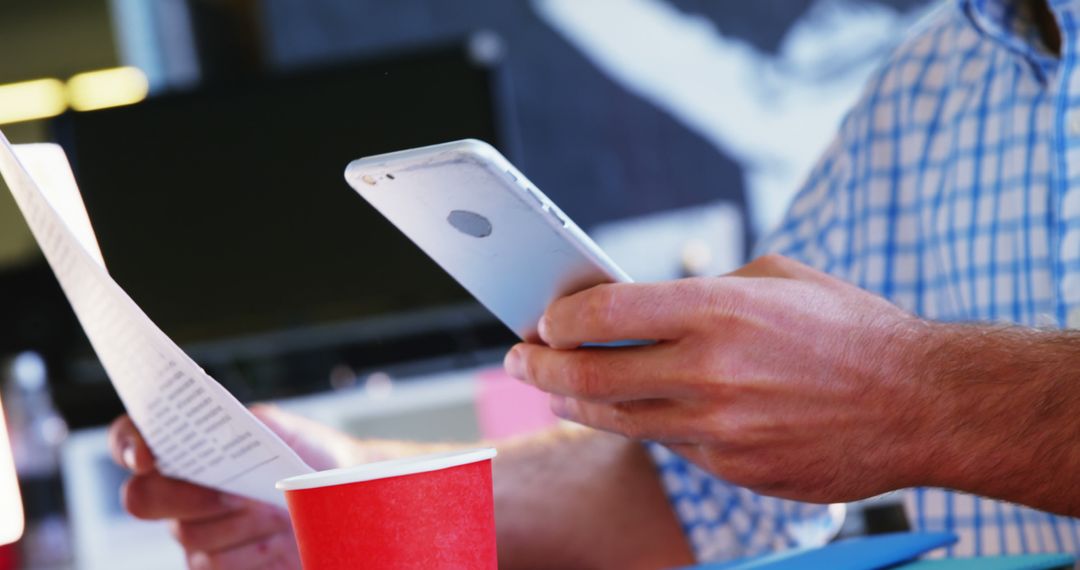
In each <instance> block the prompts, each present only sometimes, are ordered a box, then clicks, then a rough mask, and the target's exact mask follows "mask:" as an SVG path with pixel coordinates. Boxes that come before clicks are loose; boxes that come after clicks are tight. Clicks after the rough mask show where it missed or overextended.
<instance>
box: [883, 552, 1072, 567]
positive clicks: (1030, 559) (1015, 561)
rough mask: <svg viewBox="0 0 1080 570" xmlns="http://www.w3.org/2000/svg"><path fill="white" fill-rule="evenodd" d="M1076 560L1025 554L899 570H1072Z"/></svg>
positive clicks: (937, 562)
mask: <svg viewBox="0 0 1080 570" xmlns="http://www.w3.org/2000/svg"><path fill="white" fill-rule="evenodd" d="M1075 563H1076V559H1075V558H1074V557H1073V556H1072V555H1069V554H1023V555H1020V556H992V557H984V558H950V559H947V560H920V561H919V562H913V563H911V564H907V565H904V566H901V567H900V568H898V569H897V570H1057V569H1058V568H1063V569H1068V570H1071V569H1072V567H1073V565H1074V564H1075Z"/></svg>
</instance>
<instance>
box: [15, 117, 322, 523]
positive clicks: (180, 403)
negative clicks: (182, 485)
mask: <svg viewBox="0 0 1080 570" xmlns="http://www.w3.org/2000/svg"><path fill="white" fill-rule="evenodd" d="M0 174H2V175H3V177H4V180H5V181H7V184H8V187H9V188H10V189H11V193H12V194H13V195H14V196H15V201H16V203H18V205H19V209H20V210H21V211H22V214H23V216H24V217H25V218H26V221H27V223H28V224H29V226H30V230H31V231H32V232H33V234H34V238H35V239H36V240H37V242H38V245H39V246H40V247H41V250H42V252H44V254H45V258H46V259H47V260H48V262H49V266H50V267H52V270H53V273H55V274H56V278H57V280H58V281H59V282H60V286H61V287H62V288H63V290H64V294H65V295H67V298H68V301H69V302H70V303H71V306H72V308H74V310H75V315H76V316H77V317H78V318H79V322H80V323H81V324H82V327H83V330H84V331H86V336H87V337H89V339H90V344H91V345H93V347H94V351H95V352H96V353H97V355H98V358H100V359H101V363H102V365H103V366H104V367H105V371H106V373H108V375H109V378H110V379H111V380H112V383H113V386H114V387H115V388H116V392H117V393H118V394H119V395H120V399H121V400H122V401H123V402H124V406H125V407H126V408H127V411H128V414H129V415H130V416H131V419H132V420H133V421H134V422H135V425H137V426H138V428H139V430H140V431H141V432H142V434H143V436H144V437H145V438H146V441H147V443H149V445H150V448H151V449H152V450H153V452H154V456H155V457H156V458H157V465H158V469H159V470H160V471H161V472H162V473H164V474H165V475H168V476H170V477H175V478H177V479H183V480H185V481H190V482H192V483H196V484H199V485H203V486H206V487H212V488H215V489H220V490H222V491H227V492H230V493H235V494H238V495H244V496H246V497H250V498H253V499H258V500H262V501H266V502H271V503H276V504H279V505H284V498H283V496H282V495H281V493H280V492H278V491H276V490H275V489H274V483H275V482H276V481H278V480H279V479H283V478H285V477H291V476H293V475H300V474H303V473H309V472H311V471H312V469H311V468H310V467H308V466H307V465H306V464H305V463H304V462H303V461H302V460H301V459H300V458H299V457H298V456H297V455H296V453H294V452H293V450H292V449H290V448H289V447H288V446H287V445H285V443H284V442H282V441H281V439H280V438H278V437H277V436H276V435H275V434H274V433H273V432H271V431H270V430H269V429H268V428H267V427H266V426H265V425H263V424H262V422H260V421H259V420H258V419H257V418H256V417H255V416H253V415H252V414H251V413H250V412H248V410H247V408H245V407H244V406H243V404H241V403H240V402H238V401H237V400H236V398H234V397H233V396H232V394H230V393H229V392H228V391H226V390H225V389H224V388H223V387H222V386H221V385H220V384H218V383H217V381H215V380H214V379H213V378H211V377H210V376H209V375H207V374H206V372H204V371H203V370H202V368H200V367H199V366H198V365H197V364H195V362H194V361H193V360H191V358H190V357H188V355H187V354H185V353H184V352H183V351H182V350H181V349H180V347H178V346H177V345H176V343H174V342H173V341H172V340H170V339H169V337H167V336H166V335H165V333H163V332H162V331H161V329H159V328H158V327H157V326H156V325H154V323H153V322H151V321H150V319H149V318H148V317H147V316H146V314H145V313H143V311H142V309H140V308H139V307H138V305H136V304H135V302H134V301H132V300H131V298H130V297H128V295H127V293H125V292H124V290H123V289H121V288H120V286H119V285H117V283H116V282H115V281H113V279H112V277H110V276H109V273H108V271H107V270H106V269H105V262H104V259H103V258H102V256H101V251H100V249H99V248H98V244H97V238H96V237H95V236H94V230H93V227H92V226H91V224H90V218H89V217H88V216H87V213H86V208H85V206H84V205H83V201H82V196H81V195H80V194H79V189H78V186H77V185H76V183H75V177H74V175H73V174H72V172H71V166H70V165H69V164H68V161H67V157H66V156H65V155H64V151H63V150H62V149H61V148H60V147H59V146H57V145H52V144H37V145H18V146H17V147H12V145H11V144H10V143H9V142H8V140H7V138H5V137H4V135H3V133H0Z"/></svg>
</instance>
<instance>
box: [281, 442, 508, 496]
mask: <svg viewBox="0 0 1080 570" xmlns="http://www.w3.org/2000/svg"><path fill="white" fill-rule="evenodd" d="M495 455H496V451H495V448H493V447H485V448H478V449H463V450H457V451H444V452H441V453H426V454H423V455H412V456H409V457H399V458H397V459H389V460H386V461H376V462H374V463H364V464H362V465H356V466H353V467H343V468H341V469H329V470H327V471H317V472H315V473H306V474H304V475H296V476H294V477H289V478H286V479H282V480H281V481H278V482H277V484H276V485H274V487H276V488H277V489H278V490H279V491H300V490H304V489H317V488H320V487H333V486H335V485H346V484H349V483H360V482H363V481H374V480H376V479H386V478H389V477H399V476H401V475H412V474H414V473H427V472H429V471H438V470H440V469H448V468H450V467H458V466H461V465H466V464H469V463H476V462H478V461H484V460H486V459H491V458H493V457H495Z"/></svg>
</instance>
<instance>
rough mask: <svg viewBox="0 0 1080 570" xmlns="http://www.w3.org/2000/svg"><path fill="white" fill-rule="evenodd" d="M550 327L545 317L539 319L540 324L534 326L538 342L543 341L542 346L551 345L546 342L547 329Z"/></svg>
mask: <svg viewBox="0 0 1080 570" xmlns="http://www.w3.org/2000/svg"><path fill="white" fill-rule="evenodd" d="M550 326H551V324H550V323H549V321H548V316H547V315H544V316H542V317H540V324H538V325H536V333H537V334H539V335H540V340H542V341H544V344H551V343H550V342H549V341H548V328H550Z"/></svg>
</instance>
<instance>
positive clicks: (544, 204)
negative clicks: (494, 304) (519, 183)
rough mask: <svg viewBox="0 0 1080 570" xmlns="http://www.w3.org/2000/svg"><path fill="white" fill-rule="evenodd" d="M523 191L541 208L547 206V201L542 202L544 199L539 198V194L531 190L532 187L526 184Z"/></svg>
mask: <svg viewBox="0 0 1080 570" xmlns="http://www.w3.org/2000/svg"><path fill="white" fill-rule="evenodd" d="M525 193H526V194H528V195H529V196H532V199H533V200H536V203H537V204H540V207H541V208H547V203H546V202H544V199H543V198H541V197H540V195H539V194H537V193H536V190H533V189H532V188H529V187H528V186H526V187H525Z"/></svg>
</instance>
